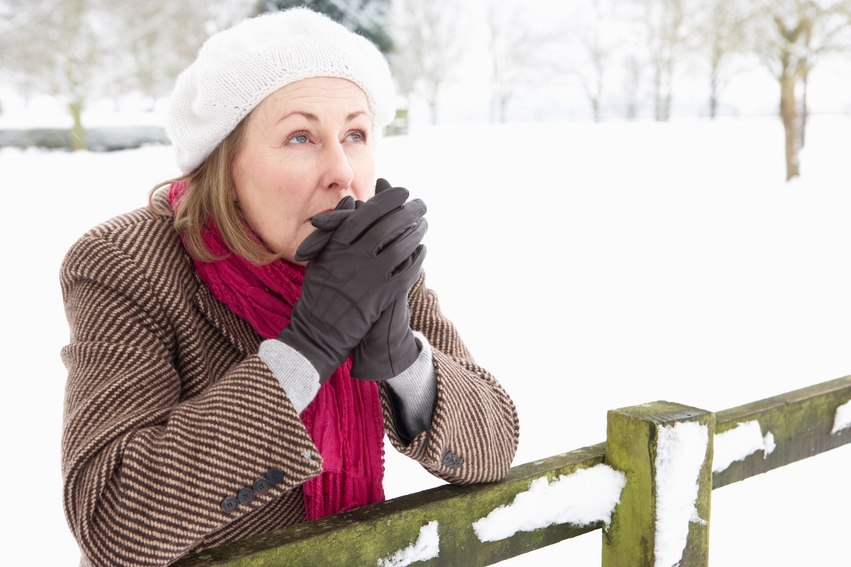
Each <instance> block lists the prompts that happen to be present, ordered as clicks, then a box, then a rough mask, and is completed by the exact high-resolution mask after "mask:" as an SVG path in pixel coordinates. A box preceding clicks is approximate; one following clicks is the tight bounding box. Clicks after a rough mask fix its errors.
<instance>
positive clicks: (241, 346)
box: [193, 273, 263, 356]
mask: <svg viewBox="0 0 851 567" xmlns="http://www.w3.org/2000/svg"><path fill="white" fill-rule="evenodd" d="M194 275H195V281H196V282H197V284H198V288H197V290H196V291H195V297H194V298H193V303H194V304H195V307H196V308H197V309H198V310H199V311H200V312H201V313H202V314H203V315H204V316H205V317H206V318H207V320H208V321H209V322H210V323H211V324H212V325H213V327H215V328H216V330H218V331H219V332H220V333H221V334H222V335H224V336H225V337H227V339H228V340H229V341H230V342H231V344H233V346H234V347H236V349H237V350H238V351H239V352H240V353H242V354H243V355H245V356H248V355H250V354H256V353H257V349H258V348H259V346H260V342H261V341H262V340H263V337H261V336H260V335H259V334H258V333H257V331H255V330H254V328H253V327H252V326H251V324H250V323H249V322H248V321H246V320H245V319H243V318H242V317H240V316H239V315H237V314H236V313H234V312H233V311H231V310H230V308H229V307H228V306H227V305H225V304H224V303H222V302H221V301H219V300H218V299H216V298H215V297H213V294H212V293H211V292H210V289H209V288H208V287H207V284H205V283H204V281H203V280H202V279H201V277H200V276H199V275H198V274H197V273H196V274H194Z"/></svg>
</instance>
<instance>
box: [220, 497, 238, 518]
mask: <svg viewBox="0 0 851 567" xmlns="http://www.w3.org/2000/svg"><path fill="white" fill-rule="evenodd" d="M237 506H239V502H237V500H236V498H234V497H233V496H231V497H229V498H225V499H224V500H222V510H223V511H224V513H225V514H230V513H231V512H233V511H234V510H236V508H237Z"/></svg>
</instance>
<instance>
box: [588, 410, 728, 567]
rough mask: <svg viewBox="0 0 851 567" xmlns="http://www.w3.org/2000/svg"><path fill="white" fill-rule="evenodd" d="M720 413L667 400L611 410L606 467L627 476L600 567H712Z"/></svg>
mask: <svg viewBox="0 0 851 567" xmlns="http://www.w3.org/2000/svg"><path fill="white" fill-rule="evenodd" d="M714 434H715V414H714V413H712V412H709V411H705V410H701V409H697V408H693V407H689V406H684V405H681V404H675V403H670V402H661V401H660V402H653V403H649V404H643V405H640V406H634V407H628V408H622V409H617V410H611V411H609V414H608V427H607V439H606V464H608V465H609V466H611V467H612V468H614V469H615V470H618V471H621V472H623V473H624V474H625V475H626V486H625V487H624V489H623V491H622V492H621V497H620V503H619V504H618V505H617V506H616V507H615V510H614V513H613V514H612V522H611V525H610V526H609V528H608V530H604V531H603V562H602V565H603V567H627V566H629V567H674V566H677V567H708V565H709V510H710V502H711V494H712V456H713V437H714Z"/></svg>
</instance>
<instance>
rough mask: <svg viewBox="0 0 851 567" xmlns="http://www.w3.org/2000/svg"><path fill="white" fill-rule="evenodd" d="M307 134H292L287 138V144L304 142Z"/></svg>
mask: <svg viewBox="0 0 851 567" xmlns="http://www.w3.org/2000/svg"><path fill="white" fill-rule="evenodd" d="M307 142H308V140H307V134H293V135H292V136H290V137H289V138H288V139H287V143H288V144H306V143H307Z"/></svg>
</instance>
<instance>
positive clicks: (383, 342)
mask: <svg viewBox="0 0 851 567" xmlns="http://www.w3.org/2000/svg"><path fill="white" fill-rule="evenodd" d="M390 188H391V186H390V183H388V182H387V181H386V180H385V179H379V180H378V181H377V182H376V184H375V194H376V195H378V194H381V193H383V192H384V191H386V190H388V189H390ZM348 199H349V200H348V201H347V200H346V199H344V200H342V201H340V203H339V204H338V205H337V208H336V209H335V210H334V211H331V212H328V213H325V214H323V215H319V217H318V219H317V222H316V223H315V225H317V226H320V227H321V228H320V229H319V230H316V231H315V232H313V233H311V234H310V235H309V236H308V237H307V238H306V239H305V240H304V242H303V243H302V245H301V246H299V248H298V252H297V256H296V258H297V259H298V260H299V261H305V260H310V259H312V258H314V257H315V256H316V254H318V253H319V251H320V250H321V249H322V247H324V246H325V244H326V243H327V242H328V240H329V239H330V238H331V234H333V231H334V230H336V229H337V227H338V226H339V225H340V224H341V223H342V222H343V220H344V219H345V218H346V217H347V216H348V215H349V214H350V213H351V212H352V211H353V210H354V209H355V208H359V207H360V206H361V205H362V204H363V202H362V201H357V202H354V201H352V200H351V198H350V197H349V198H348ZM320 217H321V218H320ZM300 255H303V256H304V257H300ZM419 353H420V347H419V346H417V342H416V339H414V335H413V332H412V331H411V323H410V316H409V313H408V298H407V290H406V291H405V294H404V295H402V296H400V297H399V298H397V299H396V301H394V302H393V303H392V304H391V305H390V306H389V307H388V308H387V309H385V310H384V311H382V312H381V316H380V317H379V318H378V321H376V322H375V324H374V325H373V326H372V328H371V329H370V330H369V333H367V335H366V336H365V337H364V338H363V340H362V341H361V342H360V343H359V344H358V346H357V347H356V348H355V350H354V351H353V352H352V370H351V374H352V378H357V379H359V380H387V379H389V378H393V377H394V376H398V375H399V374H400V373H401V372H402V371H404V370H406V369H407V368H409V367H410V366H411V365H412V364H413V363H414V362H415V361H416V360H417V357H418V356H419Z"/></svg>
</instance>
